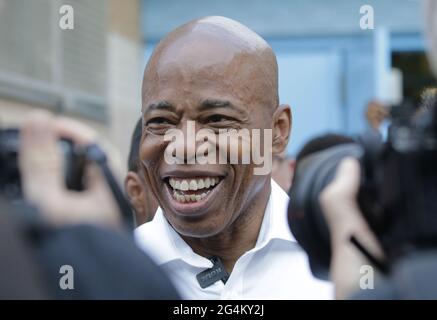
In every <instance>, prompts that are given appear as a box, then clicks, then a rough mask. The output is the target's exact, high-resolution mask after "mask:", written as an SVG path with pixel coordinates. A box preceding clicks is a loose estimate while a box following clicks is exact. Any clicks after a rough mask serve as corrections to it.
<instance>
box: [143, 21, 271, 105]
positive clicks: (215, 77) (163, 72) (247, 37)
mask: <svg viewBox="0 0 437 320" xmlns="http://www.w3.org/2000/svg"><path fill="white" fill-rule="evenodd" d="M277 77H278V75H277V63H276V57H275V55H274V53H273V51H272V49H271V48H270V46H269V45H268V44H267V43H266V42H265V41H264V40H263V39H262V38H261V37H259V36H258V35H257V34H256V33H254V32H253V31H251V30H250V29H248V28H246V27H245V26H243V25H241V24H239V23H238V22H235V21H233V20H230V19H226V18H222V17H210V18H205V19H200V20H196V21H194V22H190V23H188V24H186V25H184V26H182V27H180V28H178V29H176V30H175V31H173V32H171V33H170V34H169V35H167V36H166V37H165V38H164V39H163V40H162V41H161V42H160V43H159V44H158V46H157V47H156V49H155V51H154V53H153V54H152V57H151V59H150V60H149V63H148V64H147V66H146V70H145V73H144V80H143V104H144V102H145V100H149V99H151V98H152V97H153V96H154V94H156V93H157V92H161V91H162V90H165V89H166V87H168V86H171V85H175V84H181V85H182V84H185V85H187V86H190V85H191V86H192V88H196V87H197V88H198V87H199V86H201V87H203V88H206V87H208V86H210V87H212V88H216V89H217V90H227V92H228V93H229V94H232V95H233V96H235V97H237V98H238V99H240V100H241V101H242V102H244V103H259V104H263V105H269V106H272V107H276V106H277V104H278V96H277V91H278V88H277V86H278V85H277Z"/></svg>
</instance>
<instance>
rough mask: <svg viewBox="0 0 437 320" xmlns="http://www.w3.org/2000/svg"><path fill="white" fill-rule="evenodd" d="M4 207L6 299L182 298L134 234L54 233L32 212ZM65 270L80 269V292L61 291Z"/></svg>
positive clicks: (0, 290) (75, 229)
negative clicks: (67, 266)
mask: <svg viewBox="0 0 437 320" xmlns="http://www.w3.org/2000/svg"><path fill="white" fill-rule="evenodd" d="M0 203H1V212H0V221H1V223H0V228H1V229H2V234H1V237H2V240H3V241H2V245H1V246H0V250H1V251H0V257H1V259H0V261H1V263H0V265H1V270H0V271H1V275H0V277H2V278H3V277H4V278H5V279H3V280H4V281H1V282H0V297H1V298H5V299H12V298H19V299H41V298H50V299H179V295H178V294H177V292H176V290H175V289H174V287H173V285H172V284H171V283H170V281H169V280H168V278H167V277H166V275H165V274H164V273H163V271H161V270H160V269H159V268H158V267H157V266H156V265H155V263H153V262H152V260H151V259H150V258H149V257H148V256H146V255H145V254H144V252H143V251H142V250H140V249H139V248H138V247H137V246H136V245H135V243H134V240H133V239H132V237H131V236H129V235H128V234H122V233H121V232H119V233H117V232H113V231H109V230H105V229H100V228H97V227H92V226H86V225H82V226H69V227H61V228H53V227H51V226H48V225H46V224H45V223H44V222H43V221H41V220H40V219H39V216H38V214H37V212H36V211H35V210H33V209H32V208H30V207H27V206H25V205H22V206H17V205H14V206H9V205H8V204H7V203H5V202H4V201H3V202H0ZM11 226H12V227H11ZM6 227H8V229H7V230H6V229H5V230H3V229H4V228H6ZM63 265H69V266H71V267H72V268H73V270H74V276H73V281H74V282H73V283H74V289H65V290H63V289H61V287H60V284H59V283H60V279H61V277H62V276H63V274H62V273H60V268H61V266H63ZM6 278H7V279H6Z"/></svg>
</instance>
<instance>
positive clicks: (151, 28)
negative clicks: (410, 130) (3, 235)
mask: <svg viewBox="0 0 437 320" xmlns="http://www.w3.org/2000/svg"><path fill="white" fill-rule="evenodd" d="M63 4H69V5H71V6H72V7H73V8H74V18H75V21H74V23H75V28H74V30H62V29H60V28H59V25H58V23H59V18H60V14H59V8H60V7H61V5H63ZM421 4H422V2H421V1H419V0H329V1H326V0H270V1H266V0H220V1H205V0H70V1H64V0H0V126H8V125H14V124H17V123H19V122H20V121H21V120H22V118H23V114H24V113H25V112H26V111H27V110H29V109H33V108H41V107H43V108H48V109H51V110H54V111H56V112H59V113H63V114H68V115H71V116H74V117H77V118H80V119H83V120H84V121H86V122H87V123H90V124H91V125H93V126H94V127H95V128H97V129H98V130H99V131H100V132H101V133H102V135H104V136H105V137H107V139H108V140H109V141H111V142H112V143H113V144H114V145H115V146H116V147H117V149H118V150H119V152H120V154H121V155H122V157H123V159H125V158H126V156H127V154H128V148H129V139H130V135H131V133H132V130H133V128H134V124H135V121H136V120H137V119H138V117H139V116H140V106H141V99H140V82H141V74H142V71H143V68H144V66H145V64H146V62H147V59H148V57H149V56H150V54H151V52H152V50H153V48H154V46H155V45H156V44H157V42H158V41H159V40H160V39H161V38H162V37H163V36H164V35H165V34H166V33H167V32H169V31H171V30H172V29H173V28H175V27H176V26H178V25H181V24H183V23H185V22H187V21H189V20H191V19H194V18H199V17H202V16H208V15H223V16H226V17H230V18H233V19H236V20H238V21H240V22H242V23H243V24H245V25H247V26H248V27H249V28H251V29H253V30H254V31H256V32H258V33H259V34H260V35H261V36H263V37H264V38H265V39H266V40H267V41H268V42H269V43H270V44H271V46H272V47H273V49H274V51H275V52H276V54H277V58H278V63H279V85H280V88H279V90H280V92H279V93H280V99H281V102H283V103H289V104H290V105H291V106H292V109H293V133H292V140H291V143H290V145H289V148H288V153H289V154H291V155H295V153H296V151H297V150H298V149H299V148H300V147H301V146H302V144H303V143H304V142H305V141H306V140H307V139H309V138H310V137H312V136H314V135H317V134H321V133H325V132H327V131H337V132H343V133H347V134H355V133H358V132H361V131H363V130H365V129H366V126H367V124H366V119H365V116H364V115H365V110H366V107H367V104H368V102H369V101H371V100H377V101H381V102H382V103H385V104H388V105H390V104H396V103H399V102H400V101H401V100H402V99H403V98H405V97H411V98H416V99H417V98H418V96H419V95H420V92H421V90H422V89H423V88H424V87H428V86H433V85H435V80H434V79H433V77H432V75H431V73H430V70H429V66H428V63H427V61H426V56H425V40H424V36H423V32H422V27H423V25H422V24H423V19H422V6H421ZM363 5H371V6H372V8H373V9H374V29H373V30H363V29H361V28H360V19H361V17H362V16H363V14H360V8H361V6H363Z"/></svg>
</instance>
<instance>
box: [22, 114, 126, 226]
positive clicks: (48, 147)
mask: <svg viewBox="0 0 437 320" xmlns="http://www.w3.org/2000/svg"><path fill="white" fill-rule="evenodd" d="M61 137H62V138H68V139H71V140H72V141H73V142H74V143H75V144H77V145H87V144H90V143H93V142H95V141H96V134H95V132H94V131H93V130H92V129H90V128H89V127H87V126H85V125H83V124H81V123H80V122H77V121H74V120H72V119H67V118H60V117H57V118H55V117H54V116H53V115H51V114H50V113H48V112H44V111H37V112H33V113H32V114H30V115H29V116H28V118H27V119H26V120H25V122H24V125H23V127H22V128H21V132H20V139H21V140H20V141H21V142H20V150H19V155H20V156H19V166H20V172H21V181H22V188H23V193H24V197H25V198H26V200H27V201H29V202H30V203H32V204H33V205H35V206H36V207H37V208H38V209H39V211H40V212H41V214H42V215H43V216H44V217H45V218H46V219H47V220H48V221H49V222H50V223H52V224H55V225H63V224H83V223H85V224H87V223H91V224H98V225H104V226H109V227H118V226H120V225H121V216H120V214H119V211H118V207H117V205H116V203H115V200H114V199H113V197H112V194H111V192H110V189H109V187H108V186H107V183H106V181H105V180H104V177H103V176H102V175H101V173H100V170H99V168H97V167H96V166H95V165H90V166H88V167H87V171H86V173H85V190H84V191H82V192H76V191H70V190H68V189H67V188H66V186H65V176H64V169H63V167H64V163H63V161H64V159H63V156H62V154H61V151H60V149H59V147H58V144H57V141H58V140H59V138H61Z"/></svg>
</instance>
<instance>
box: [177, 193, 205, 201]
mask: <svg viewBox="0 0 437 320" xmlns="http://www.w3.org/2000/svg"><path fill="white" fill-rule="evenodd" d="M209 192H210V191H207V192H204V193H202V194H185V195H184V194H179V193H178V192H177V191H174V192H173V198H174V199H176V201H178V202H182V203H185V202H198V201H201V200H203V199H204V198H205V197H206V196H207V195H208V193H209Z"/></svg>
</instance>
